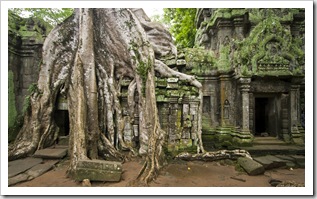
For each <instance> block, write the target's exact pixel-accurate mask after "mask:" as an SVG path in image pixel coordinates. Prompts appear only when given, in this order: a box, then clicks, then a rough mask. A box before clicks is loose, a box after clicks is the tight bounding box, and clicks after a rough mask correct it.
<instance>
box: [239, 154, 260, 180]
mask: <svg viewBox="0 0 317 199" xmlns="http://www.w3.org/2000/svg"><path fill="white" fill-rule="evenodd" d="M238 164H239V165H240V166H241V167H242V168H243V169H244V170H245V171H246V172H247V173H248V174H249V175H250V176H255V175H261V174H263V173H264V172H265V169H264V167H263V165H262V164H260V163H258V162H256V161H254V160H252V159H250V158H247V157H240V158H238Z"/></svg>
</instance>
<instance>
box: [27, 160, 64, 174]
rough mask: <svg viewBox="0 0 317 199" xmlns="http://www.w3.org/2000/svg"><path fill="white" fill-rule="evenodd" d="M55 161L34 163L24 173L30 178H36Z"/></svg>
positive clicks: (49, 168) (51, 166) (50, 167)
mask: <svg viewBox="0 0 317 199" xmlns="http://www.w3.org/2000/svg"><path fill="white" fill-rule="evenodd" d="M57 162H58V161H50V162H47V163H44V164H38V165H35V166H34V167H32V168H31V169H29V170H27V171H26V172H25V173H26V174H27V175H29V176H31V177H32V178H36V177H38V176H40V175H42V174H43V173H45V172H47V171H49V170H51V169H52V168H53V167H54V165H55V164H56V163H57Z"/></svg>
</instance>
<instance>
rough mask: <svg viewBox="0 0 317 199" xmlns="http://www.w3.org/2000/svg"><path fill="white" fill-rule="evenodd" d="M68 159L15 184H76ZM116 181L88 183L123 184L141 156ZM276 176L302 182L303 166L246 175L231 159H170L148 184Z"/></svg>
mask: <svg viewBox="0 0 317 199" xmlns="http://www.w3.org/2000/svg"><path fill="white" fill-rule="evenodd" d="M68 164H69V160H67V159H66V160H62V161H61V162H60V163H59V164H57V165H56V167H55V168H54V169H53V170H51V171H49V172H47V173H45V174H43V175H41V176H39V177H37V178H35V179H33V180H31V181H27V182H23V183H19V184H16V185H14V186H15V187H80V186H82V184H81V182H76V181H74V180H72V179H70V178H67V177H66V171H67V166H68ZM122 166H123V174H122V179H121V181H120V182H111V183H110V182H92V183H91V184H92V186H93V187H127V186H128V184H129V182H131V181H132V180H134V179H135V178H136V177H137V175H138V173H139V171H140V169H141V167H142V159H140V158H134V159H132V160H130V161H128V162H126V163H124V164H123V165H122ZM271 179H277V180H281V181H292V182H295V183H305V169H300V168H297V169H286V168H284V169H283V168H279V169H272V170H268V171H266V172H265V173H264V174H263V175H258V176H249V175H247V174H246V173H245V172H243V171H242V170H241V169H239V168H238V167H237V166H236V165H235V162H234V161H230V160H222V161H217V162H198V161H195V162H186V161H180V160H177V161H176V160H172V161H170V162H169V164H168V165H167V166H165V167H164V168H163V169H162V170H161V172H160V174H159V176H158V177H157V178H156V179H155V180H154V181H153V182H151V183H150V184H149V186H150V187H271V184H270V183H269V181H270V180H271Z"/></svg>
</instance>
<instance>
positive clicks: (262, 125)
mask: <svg viewBox="0 0 317 199" xmlns="http://www.w3.org/2000/svg"><path fill="white" fill-rule="evenodd" d="M268 101H269V100H268V98H255V134H254V135H255V136H261V133H267V127H268V111H267V108H268Z"/></svg>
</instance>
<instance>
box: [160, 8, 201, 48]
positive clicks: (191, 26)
mask: <svg viewBox="0 0 317 199" xmlns="http://www.w3.org/2000/svg"><path fill="white" fill-rule="evenodd" d="M196 10H197V9H196V8H164V17H163V21H164V22H165V24H170V32H171V33H172V35H173V37H174V38H175V43H176V45H177V47H178V48H191V47H193V46H194V43H195V34H196V26H195V16H196Z"/></svg>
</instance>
